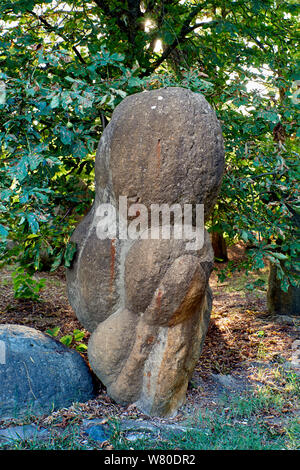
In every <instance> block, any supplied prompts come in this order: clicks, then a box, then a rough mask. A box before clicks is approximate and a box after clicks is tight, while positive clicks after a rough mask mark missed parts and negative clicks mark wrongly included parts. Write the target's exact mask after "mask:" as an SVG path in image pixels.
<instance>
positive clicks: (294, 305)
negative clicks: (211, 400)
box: [267, 264, 300, 315]
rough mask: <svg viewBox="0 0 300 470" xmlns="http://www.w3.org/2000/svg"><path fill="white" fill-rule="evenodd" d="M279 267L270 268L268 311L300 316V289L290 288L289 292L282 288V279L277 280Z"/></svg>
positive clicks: (272, 265)
mask: <svg viewBox="0 0 300 470" xmlns="http://www.w3.org/2000/svg"><path fill="white" fill-rule="evenodd" d="M276 274H277V267H276V266H275V265H274V264H271V266H270V274H269V284H268V293H267V301H268V310H269V313H272V314H277V315H300V288H299V287H296V286H291V285H290V286H289V289H288V291H287V292H284V291H283V290H281V288H280V279H277V277H276Z"/></svg>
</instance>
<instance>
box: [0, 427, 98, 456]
mask: <svg viewBox="0 0 300 470" xmlns="http://www.w3.org/2000/svg"><path fill="white" fill-rule="evenodd" d="M95 447H96V446H95V443H94V442H93V441H92V440H91V439H89V438H83V437H82V435H81V431H80V427H79V426H78V425H70V426H68V427H67V428H66V429H64V431H63V432H58V431H54V432H52V433H51V435H50V436H49V437H47V438H45V439H43V440H41V439H39V438H38V437H34V438H32V439H10V440H9V441H8V442H6V443H2V444H0V450H91V449H94V448H95Z"/></svg>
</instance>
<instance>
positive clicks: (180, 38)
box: [145, 4, 204, 74]
mask: <svg viewBox="0 0 300 470" xmlns="http://www.w3.org/2000/svg"><path fill="white" fill-rule="evenodd" d="M203 7H204V4H201V5H198V6H197V7H194V8H193V9H192V11H191V12H190V14H189V15H188V16H187V18H186V19H185V21H184V23H183V25H182V27H181V29H180V32H179V34H178V36H177V37H176V38H175V39H174V41H173V42H172V44H170V45H169V46H168V47H167V48H166V49H165V50H164V52H163V53H162V55H161V56H160V57H159V58H158V59H157V60H156V61H155V62H154V63H153V64H152V65H151V67H149V69H147V70H146V72H145V74H148V73H151V72H153V71H154V70H155V69H156V68H157V67H158V66H159V65H160V64H162V63H163V62H164V61H165V60H166V59H167V58H168V57H169V55H170V54H171V52H172V51H173V50H174V49H176V47H177V46H178V45H179V44H180V43H181V42H183V41H185V39H186V35H187V34H188V33H189V32H191V31H193V29H196V28H197V27H199V26H201V23H198V24H197V26H196V25H193V26H190V23H191V21H192V20H193V19H194V18H195V17H196V16H197V14H198V13H199V12H200V11H201V10H202V8H203Z"/></svg>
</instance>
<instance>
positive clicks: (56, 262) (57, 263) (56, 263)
mask: <svg viewBox="0 0 300 470" xmlns="http://www.w3.org/2000/svg"><path fill="white" fill-rule="evenodd" d="M63 254H64V253H63V251H61V252H60V253H58V255H57V256H56V257H55V258H54V261H53V263H52V265H51V269H50V272H53V271H55V270H56V269H57V268H58V267H59V266H60V265H61V262H62V258H63Z"/></svg>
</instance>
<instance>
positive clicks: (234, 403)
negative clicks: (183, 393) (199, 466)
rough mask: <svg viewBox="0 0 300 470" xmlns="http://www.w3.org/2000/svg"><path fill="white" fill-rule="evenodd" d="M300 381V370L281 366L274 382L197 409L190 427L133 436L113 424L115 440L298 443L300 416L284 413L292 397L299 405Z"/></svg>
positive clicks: (141, 444)
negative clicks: (210, 408) (151, 435)
mask: <svg viewBox="0 0 300 470" xmlns="http://www.w3.org/2000/svg"><path fill="white" fill-rule="evenodd" d="M276 380H277V383H276ZM283 382H284V386H282V384H283ZM299 386H300V380H299V377H298V376H297V375H296V374H293V373H291V372H285V371H283V370H282V369H281V370H279V371H277V376H276V377H275V383H274V384H273V385H272V386H264V387H260V388H258V389H257V390H256V392H248V393H245V394H244V395H243V396H239V395H227V396H224V397H223V400H222V401H221V404H220V406H219V407H218V409H215V410H214V411H210V412H206V413H205V415H204V416H203V415H201V414H199V416H198V417H197V418H196V419H194V421H193V424H192V425H191V427H193V430H192V431H186V432H178V433H165V434H162V435H160V436H159V437H158V438H155V439H154V438H147V437H145V436H143V437H142V438H141V439H137V440H136V441H131V440H128V439H126V434H124V433H122V432H121V431H120V430H119V428H118V426H117V425H115V427H114V430H115V433H114V436H113V438H112V441H111V442H112V444H113V447H114V449H118V450H122V449H134V450H141V449H161V450H170V449H175V450H296V449H300V422H299V420H297V419H295V417H289V415H288V416H287V418H285V419H283V417H284V413H285V412H286V407H287V404H288V400H290V401H292V403H293V400H294V401H295V403H296V406H297V401H298V403H299V398H300V390H299ZM270 417H271V418H275V421H272V420H270ZM278 417H279V418H278ZM278 420H279V424H278ZM195 428H196V430H195Z"/></svg>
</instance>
